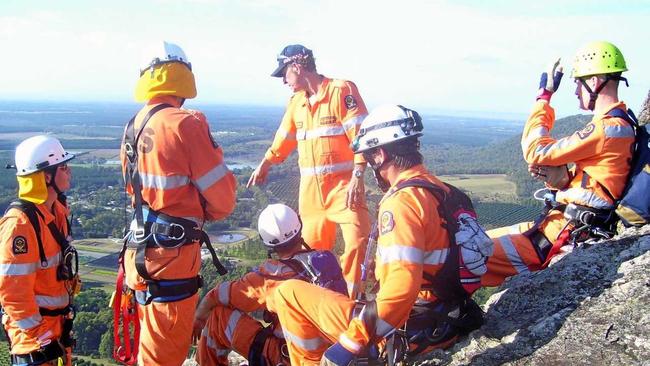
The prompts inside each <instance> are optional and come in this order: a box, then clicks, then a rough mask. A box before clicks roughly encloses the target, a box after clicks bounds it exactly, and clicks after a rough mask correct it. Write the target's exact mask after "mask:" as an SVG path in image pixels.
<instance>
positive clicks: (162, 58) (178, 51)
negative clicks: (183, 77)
mask: <svg viewBox="0 0 650 366" xmlns="http://www.w3.org/2000/svg"><path fill="white" fill-rule="evenodd" d="M161 46H162V47H161ZM167 62H180V63H183V64H185V65H186V66H187V67H188V68H189V69H190V70H192V63H191V62H190V60H189V59H188V58H187V56H186V55H185V51H183V49H182V48H181V47H180V46H179V45H177V44H175V43H170V42H167V41H163V42H162V44H159V43H156V44H154V45H152V46H150V47H149V48H148V49H147V51H146V53H145V54H144V56H143V59H142V66H141V67H140V76H142V74H144V73H145V71H147V70H149V69H151V68H154V67H156V66H158V65H161V64H164V63H167Z"/></svg>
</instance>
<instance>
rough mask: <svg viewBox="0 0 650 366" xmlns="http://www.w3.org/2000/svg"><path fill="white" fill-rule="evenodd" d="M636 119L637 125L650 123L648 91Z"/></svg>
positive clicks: (649, 95) (649, 96)
mask: <svg viewBox="0 0 650 366" xmlns="http://www.w3.org/2000/svg"><path fill="white" fill-rule="evenodd" d="M638 118H639V123H641V124H642V125H643V124H648V123H650V91H648V96H647V97H646V98H645V102H643V104H642V105H641V109H640V110H639V115H638Z"/></svg>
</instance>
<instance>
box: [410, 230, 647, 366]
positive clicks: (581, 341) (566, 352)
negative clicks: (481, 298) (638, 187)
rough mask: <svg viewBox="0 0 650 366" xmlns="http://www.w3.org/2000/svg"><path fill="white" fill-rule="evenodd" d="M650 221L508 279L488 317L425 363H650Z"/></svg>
mask: <svg viewBox="0 0 650 366" xmlns="http://www.w3.org/2000/svg"><path fill="white" fill-rule="evenodd" d="M649 233H650V226H646V227H643V228H639V229H636V228H632V229H625V230H623V231H622V233H621V234H620V235H617V236H616V237H615V238H614V239H612V240H608V241H600V242H597V243H592V244H588V245H583V246H580V247H578V248H576V249H575V250H574V251H573V252H572V253H570V254H567V255H566V256H564V257H563V258H562V259H560V260H559V261H557V262H555V263H554V264H552V265H551V266H549V268H547V269H545V270H543V271H539V272H536V273H530V274H525V275H520V276H515V277H512V278H510V279H509V280H508V281H506V282H505V283H504V284H503V285H502V286H501V289H500V291H499V292H498V293H496V294H494V295H492V297H490V299H489V300H488V301H487V303H486V304H485V306H484V310H485V311H486V315H485V320H486V321H485V324H484V325H483V327H482V328H481V329H478V330H476V331H474V332H472V333H471V334H470V335H469V336H467V337H466V338H464V339H462V340H460V341H459V342H458V343H457V344H456V345H455V346H454V347H452V348H451V349H449V350H446V351H443V350H437V351H434V352H432V353H429V354H427V355H424V356H422V357H420V359H419V360H416V361H415V362H413V363H414V364H416V365H417V364H419V365H470V364H471V365H503V364H505V365H650V236H648V235H647V234H649Z"/></svg>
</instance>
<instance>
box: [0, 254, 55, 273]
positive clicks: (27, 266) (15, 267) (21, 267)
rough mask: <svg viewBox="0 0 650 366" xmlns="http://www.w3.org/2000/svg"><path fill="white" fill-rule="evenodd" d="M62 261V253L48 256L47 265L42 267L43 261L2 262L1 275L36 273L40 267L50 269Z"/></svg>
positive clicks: (0, 264)
mask: <svg viewBox="0 0 650 366" xmlns="http://www.w3.org/2000/svg"><path fill="white" fill-rule="evenodd" d="M60 262H61V253H57V254H55V255H53V256H51V257H49V258H47V265H46V266H45V267H41V262H40V261H38V262H31V263H0V275H2V276H26V275H29V274H32V273H35V272H36V271H37V270H40V269H48V268H52V267H55V266H58V265H59V263H60Z"/></svg>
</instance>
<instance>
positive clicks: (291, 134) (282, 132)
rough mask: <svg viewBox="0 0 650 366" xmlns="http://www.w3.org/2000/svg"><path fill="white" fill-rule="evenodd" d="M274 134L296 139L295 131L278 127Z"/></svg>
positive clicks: (286, 138) (287, 138)
mask: <svg viewBox="0 0 650 366" xmlns="http://www.w3.org/2000/svg"><path fill="white" fill-rule="evenodd" d="M275 135H276V136H278V137H281V138H283V139H285V140H295V139H296V133H295V132H289V131H287V130H284V129H280V128H279V129H278V130H277V132H276V133H275Z"/></svg>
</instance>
